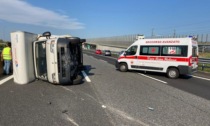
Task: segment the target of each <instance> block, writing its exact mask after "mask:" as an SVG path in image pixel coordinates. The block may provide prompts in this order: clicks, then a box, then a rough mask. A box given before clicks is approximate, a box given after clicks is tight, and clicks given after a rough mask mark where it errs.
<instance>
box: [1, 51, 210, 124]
mask: <svg viewBox="0 0 210 126" xmlns="http://www.w3.org/2000/svg"><path fill="white" fill-rule="evenodd" d="M102 57H103V56H102ZM104 58H106V60H105V59H104ZM109 59H110V58H109V57H103V58H101V56H98V55H94V54H92V55H91V54H84V65H85V68H86V69H85V73H86V74H87V75H88V78H89V79H90V81H89V82H87V81H86V79H84V81H83V83H82V84H80V85H67V86H61V85H58V86H56V85H52V84H50V83H47V82H44V81H40V80H37V81H35V82H32V83H30V84H27V85H17V84H14V83H13V80H9V81H8V82H6V83H3V84H2V85H0V101H1V103H0V113H4V114H1V115H0V126H5V125H10V126H13V125H14V126H15V125H32V126H33V125H41V126H42V125H43V126H44V125H50V126H57V125H63V126H67V125H72V126H83V125H85V126H98V125H100V126H106V125H107V126H111V125H113V126H122V125H132V126H147V125H151V126H159V125H167V126H168V125H170V126H177V125H184V126H185V125H202V126H205V125H206V126H208V125H210V120H209V117H210V101H209V100H207V99H204V98H201V97H199V96H196V95H193V94H191V93H188V92H186V91H183V90H180V89H177V88H174V87H172V86H170V85H168V84H165V83H162V82H159V81H156V80H153V79H150V78H147V77H145V76H142V75H140V74H139V73H138V72H126V73H122V72H119V71H117V70H116V69H115V67H114V65H113V64H112V63H113V60H110V61H108V60H109ZM162 78H163V77H162Z"/></svg>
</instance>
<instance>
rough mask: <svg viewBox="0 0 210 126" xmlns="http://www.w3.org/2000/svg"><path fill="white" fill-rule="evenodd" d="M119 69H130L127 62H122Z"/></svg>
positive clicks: (123, 70) (124, 70)
mask: <svg viewBox="0 0 210 126" xmlns="http://www.w3.org/2000/svg"><path fill="white" fill-rule="evenodd" d="M119 70H120V71H121V72H126V71H128V65H127V64H126V63H120V65H119Z"/></svg>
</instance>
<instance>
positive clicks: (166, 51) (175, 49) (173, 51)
mask: <svg viewBox="0 0 210 126" xmlns="http://www.w3.org/2000/svg"><path fill="white" fill-rule="evenodd" d="M161 55H162V56H182V57H186V56H187V46H162V53H161Z"/></svg>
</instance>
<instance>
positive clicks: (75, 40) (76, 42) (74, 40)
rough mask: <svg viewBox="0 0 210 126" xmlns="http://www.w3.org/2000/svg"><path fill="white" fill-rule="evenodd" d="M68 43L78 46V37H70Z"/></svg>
mask: <svg viewBox="0 0 210 126" xmlns="http://www.w3.org/2000/svg"><path fill="white" fill-rule="evenodd" d="M69 39H70V43H71V44H79V43H80V38H78V37H70V38H69Z"/></svg>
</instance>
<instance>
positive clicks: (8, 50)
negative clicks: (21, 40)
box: [2, 47, 12, 60]
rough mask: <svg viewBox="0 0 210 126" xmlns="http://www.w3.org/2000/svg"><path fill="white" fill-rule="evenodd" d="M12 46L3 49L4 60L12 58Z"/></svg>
mask: <svg viewBox="0 0 210 126" xmlns="http://www.w3.org/2000/svg"><path fill="white" fill-rule="evenodd" d="M10 53H11V48H10V47H5V48H4V49H3V51H2V54H3V59H4V60H11V59H12V57H11V54H10Z"/></svg>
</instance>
